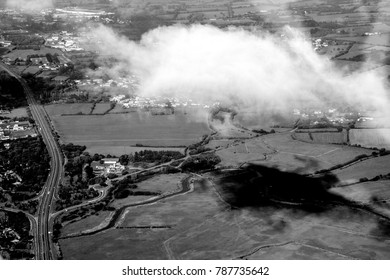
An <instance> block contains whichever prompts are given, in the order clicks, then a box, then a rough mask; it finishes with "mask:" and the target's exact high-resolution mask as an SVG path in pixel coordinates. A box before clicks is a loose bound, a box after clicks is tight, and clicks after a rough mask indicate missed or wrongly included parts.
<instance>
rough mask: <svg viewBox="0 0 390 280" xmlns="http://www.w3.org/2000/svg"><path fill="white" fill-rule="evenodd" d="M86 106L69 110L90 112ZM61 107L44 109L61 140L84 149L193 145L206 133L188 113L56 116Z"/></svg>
mask: <svg viewBox="0 0 390 280" xmlns="http://www.w3.org/2000/svg"><path fill="white" fill-rule="evenodd" d="M87 105H88V104H82V105H81V104H77V105H73V106H75V107H73V109H72V111H73V112H77V111H79V110H82V109H83V110H85V111H87V110H90V108H88V107H87ZM89 105H90V104H89ZM50 106H55V105H50ZM62 106H64V105H59V106H58V107H59V109H58V110H56V109H55V108H53V107H51V108H50V110H48V112H49V114H50V115H51V116H52V121H53V123H54V126H55V128H56V129H57V131H58V132H59V134H60V136H61V140H62V141H63V142H65V143H74V144H79V145H86V146H87V147H88V148H93V147H95V146H98V147H102V146H116V147H126V146H129V145H136V144H143V145H151V146H181V145H189V144H191V143H194V142H197V141H199V139H200V137H201V136H202V135H204V134H207V133H209V128H208V126H207V123H206V120H205V119H203V121H202V120H200V119H197V118H192V115H190V114H187V115H184V114H182V113H176V114H175V115H168V116H166V115H164V116H153V115H150V114H149V113H147V112H134V113H130V114H107V115H104V116H96V115H84V116H78V115H76V116H60V113H62V112H65V111H66V110H64V109H63V107H62ZM70 106H72V105H70ZM61 109H62V111H61Z"/></svg>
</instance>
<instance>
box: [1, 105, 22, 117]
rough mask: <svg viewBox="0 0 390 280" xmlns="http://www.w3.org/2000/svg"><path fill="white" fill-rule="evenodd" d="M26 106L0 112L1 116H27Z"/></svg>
mask: <svg viewBox="0 0 390 280" xmlns="http://www.w3.org/2000/svg"><path fill="white" fill-rule="evenodd" d="M26 109H27V108H26V107H22V108H17V109H13V110H12V111H11V112H10V113H9V114H0V116H2V117H7V118H11V119H12V118H21V117H27V116H28V115H27V110H26Z"/></svg>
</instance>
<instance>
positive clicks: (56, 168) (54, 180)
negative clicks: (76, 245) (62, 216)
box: [0, 63, 62, 260]
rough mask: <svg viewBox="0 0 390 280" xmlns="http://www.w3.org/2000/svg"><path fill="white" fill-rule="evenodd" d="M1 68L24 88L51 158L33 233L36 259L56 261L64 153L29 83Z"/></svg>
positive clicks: (7, 69) (5, 67)
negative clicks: (56, 203) (56, 223)
mask: <svg viewBox="0 0 390 280" xmlns="http://www.w3.org/2000/svg"><path fill="white" fill-rule="evenodd" d="M0 68H1V69H3V70H4V71H6V72H8V73H9V74H10V75H11V76H13V77H15V78H16V79H17V80H18V81H19V82H20V83H21V85H22V86H23V88H24V91H25V94H26V98H27V101H28V104H29V107H30V110H31V114H32V117H33V118H34V120H35V122H36V125H37V127H38V129H39V133H40V134H41V136H42V138H43V141H44V142H45V144H46V147H47V150H48V152H49V155H50V173H49V176H48V179H47V181H46V183H45V185H44V186H43V189H42V192H41V195H40V196H39V205H38V211H37V214H36V220H35V222H36V226H33V227H32V228H33V230H34V229H35V232H34V240H35V244H34V248H35V258H36V259H39V260H46V259H56V251H55V247H54V245H53V242H52V238H51V233H52V231H53V220H52V219H50V214H51V212H52V210H53V209H54V203H53V202H54V201H55V198H54V195H55V193H56V192H57V187H58V185H59V183H60V180H61V174H62V153H61V150H60V148H59V147H58V145H57V143H56V141H55V139H54V137H53V134H52V132H51V127H50V124H49V122H48V120H47V119H46V118H45V116H46V113H45V110H44V108H43V107H42V106H41V105H39V104H38V103H37V102H36V101H35V99H34V96H33V94H32V92H31V90H30V88H29V87H28V86H27V84H26V82H25V81H24V80H23V79H22V78H21V77H20V76H19V75H17V74H15V73H14V72H12V71H11V70H10V69H9V68H8V67H7V66H6V65H5V64H3V63H0Z"/></svg>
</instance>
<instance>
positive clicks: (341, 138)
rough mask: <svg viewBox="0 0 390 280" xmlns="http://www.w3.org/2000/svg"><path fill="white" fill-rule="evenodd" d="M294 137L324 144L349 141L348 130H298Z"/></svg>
mask: <svg viewBox="0 0 390 280" xmlns="http://www.w3.org/2000/svg"><path fill="white" fill-rule="evenodd" d="M293 136H294V138H295V139H297V140H300V141H304V142H309V143H311V142H312V143H322V144H345V143H347V140H348V139H347V132H346V131H344V132H309V133H303V132H297V133H294V134H293Z"/></svg>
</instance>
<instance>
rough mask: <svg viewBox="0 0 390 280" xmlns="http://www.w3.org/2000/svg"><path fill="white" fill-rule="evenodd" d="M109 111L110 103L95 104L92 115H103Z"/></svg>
mask: <svg viewBox="0 0 390 280" xmlns="http://www.w3.org/2000/svg"><path fill="white" fill-rule="evenodd" d="M109 109H110V103H96V104H95V109H94V110H93V111H92V114H104V113H105V112H107V111H108V110H109Z"/></svg>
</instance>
